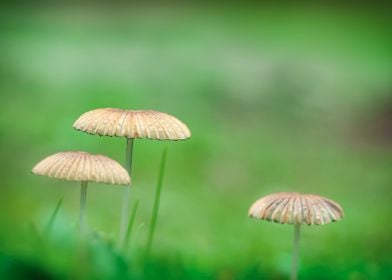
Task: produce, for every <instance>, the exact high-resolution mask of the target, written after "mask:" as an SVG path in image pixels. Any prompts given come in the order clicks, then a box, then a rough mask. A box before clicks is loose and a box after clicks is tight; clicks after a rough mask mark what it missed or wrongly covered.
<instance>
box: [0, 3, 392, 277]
mask: <svg viewBox="0 0 392 280" xmlns="http://www.w3.org/2000/svg"><path fill="white" fill-rule="evenodd" d="M387 23H388V19H387V18H385V17H384V16H383V14H372V13H371V12H366V11H363V10H355V11H353V10H351V9H343V8H342V9H337V8H336V7H335V8H326V7H325V8H323V9H311V8H306V9H304V8H302V7H299V8H296V9H294V10H290V9H278V8H271V7H268V8H262V7H259V8H257V9H255V8H251V7H248V8H236V9H234V8H230V7H227V8H219V9H217V7H211V8H204V9H201V8H196V7H194V8H190V7H187V8H179V7H166V8H164V7H160V8H154V7H125V8H106V9H102V8H88V7H74V8H68V7H61V8H54V7H52V8H38V7H37V8H34V9H33V8H26V7H24V8H19V9H16V8H14V9H4V10H2V11H1V16H0V35H1V38H2V44H1V46H0V51H1V57H0V58H1V60H0V79H1V84H0V90H1V104H0V109H1V110H0V128H1V130H0V137H1V138H0V141H1V142H0V152H1V154H2V157H3V160H2V161H0V165H1V166H0V170H1V171H0V172H1V177H2V185H1V195H0V203H1V204H0V205H1V206H0V207H1V208H0V209H1V211H0V222H1V224H0V272H1V273H3V274H4V275H6V273H21V275H22V274H23V273H26V274H30V275H31V274H32V273H40V274H42V275H41V277H43V276H44V274H45V275H48V277H49V276H50V277H56V278H70V277H71V278H72V277H75V274H76V273H81V274H80V276H81V277H86V278H95V279H97V278H102V279H108V278H115V277H117V278H122V277H124V275H128V276H133V277H141V276H140V275H142V273H143V271H142V269H141V268H140V267H141V266H142V265H141V264H140V263H139V259H140V258H139V257H140V256H141V254H142V252H144V250H145V245H146V237H147V231H148V230H147V229H148V226H149V222H150V221H149V218H150V216H151V211H152V204H153V197H154V191H155V189H154V186H155V184H156V178H157V176H158V168H159V158H160V154H161V152H162V149H163V146H164V144H163V143H161V142H155V141H147V140H137V141H136V142H135V153H134V169H133V187H134V190H133V197H132V199H133V202H134V201H136V200H139V201H140V205H139V209H138V214H137V216H136V220H135V225H134V230H133V234H132V236H131V240H130V244H131V247H130V249H129V252H128V253H129V259H128V258H124V257H123V256H121V255H120V254H119V253H118V252H116V250H115V249H113V245H112V244H115V239H116V236H117V230H118V226H119V215H120V202H121V193H122V190H121V188H119V187H113V186H105V185H94V184H92V185H91V188H90V189H89V197H88V202H87V217H88V223H89V225H90V228H91V229H92V230H93V231H94V232H95V234H94V235H96V236H98V237H93V238H91V241H90V244H89V246H88V248H89V249H88V250H87V253H86V254H87V255H82V259H80V260H79V261H77V256H78V254H79V253H78V249H77V246H76V244H77V243H76V240H74V238H75V226H76V222H77V220H76V219H77V212H78V207H79V205H78V201H79V200H78V190H79V188H78V185H76V184H74V183H71V182H61V181H54V180H50V179H48V178H42V177H36V176H33V175H31V174H30V170H31V167H32V166H33V165H34V164H35V163H36V162H37V161H38V160H40V159H41V158H43V157H44V156H46V155H49V154H51V153H54V152H57V151H61V150H79V149H80V150H87V151H89V152H94V153H102V154H105V155H108V156H110V157H112V158H114V159H116V160H118V161H119V162H123V158H124V155H123V148H124V145H125V140H124V139H117V138H105V137H94V136H90V135H86V134H82V133H80V132H76V131H74V130H73V129H72V124H73V122H74V120H75V119H76V118H77V117H78V116H79V115H80V114H81V113H83V112H85V111H87V110H90V109H93V108H97V107H118V108H124V109H144V108H152V109H156V110H161V111H164V112H168V113H171V114H173V115H175V116H177V117H179V118H180V119H181V120H183V121H184V122H186V123H187V124H188V125H189V127H190V128H191V130H192V134H193V136H192V138H191V139H190V140H189V141H184V142H173V143H168V144H167V145H168V148H169V151H170V152H169V156H168V162H167V169H166V174H165V182H164V186H163V192H162V200H161V207H160V213H159V219H158V224H157V228H156V238H155V240H154V247H153V251H152V259H151V264H149V265H148V268H149V269H148V270H147V276H148V277H150V278H154V277H157V278H159V279H164V278H167V279H176V278H177V279H208V278H210V279H233V278H235V279H254V278H256V277H260V278H262V277H263V276H264V277H265V278H267V279H281V278H283V277H286V276H287V275H288V273H289V267H290V257H291V242H292V235H293V228H292V227H290V226H281V225H275V224H269V223H264V222H259V221H255V220H249V219H248V218H247V210H248V207H249V206H250V204H251V203H252V202H253V201H254V200H256V199H257V198H259V197H260V196H262V195H265V194H269V193H271V192H277V191H301V192H310V193H318V194H320V195H324V196H327V197H330V198H332V199H335V200H336V201H338V202H339V203H341V204H342V206H343V207H344V209H345V212H346V217H345V219H344V220H343V221H342V222H340V223H337V224H332V225H327V226H323V227H312V228H304V231H303V238H302V243H301V261H300V275H301V278H302V279H388V278H390V277H391V275H392V272H391V268H390V267H391V265H392V264H391V259H392V256H391V253H390V252H391V250H390V244H391V238H390V236H391V230H390V227H389V226H388V222H389V215H390V210H391V208H390V201H391V198H392V193H391V190H390V186H391V183H392V174H391V172H390V166H391V163H392V159H391V152H392V151H391V146H390V143H391V142H390V141H391V140H390V138H383V135H388V134H387V133H383V131H382V130H383V129H385V128H384V127H381V128H378V123H379V122H380V121H383V122H387V123H388V122H389V123H390V122H391V120H390V119H388V118H386V119H385V116H384V114H383V112H382V111H381V110H382V108H388V106H391V104H390V103H388V102H390V101H388V96H390V93H391V88H392V85H391V79H390V77H391V76H392V75H391V74H392V73H391V67H390V65H391V58H392V56H391V54H390V51H389V46H390V44H391V39H390V37H389V35H388V32H389V27H388V26H389V25H388V24H387ZM385 104H386V106H385ZM389 108H390V107H389ZM374 128H376V129H374ZM380 129H381V132H380V131H379V130H380ZM62 197H63V198H64V201H63V204H62V207H61V209H60V210H59V213H58V217H57V219H56V221H55V223H54V225H53V230H52V231H51V235H50V238H48V239H47V240H46V239H45V240H42V232H43V230H44V228H45V225H46V224H47V222H48V221H49V219H50V215H51V213H52V212H53V209H54V208H55V206H56V201H58V200H59V198H62ZM79 257H80V256H79ZM78 265H81V266H82V267H83V268H82V269H81V268H80V267H78ZM127 265H130V267H129V268H128V267H127ZM4 277H5V276H4ZM323 277H324V278H323Z"/></svg>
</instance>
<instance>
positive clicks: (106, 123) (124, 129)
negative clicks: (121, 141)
mask: <svg viewBox="0 0 392 280" xmlns="http://www.w3.org/2000/svg"><path fill="white" fill-rule="evenodd" d="M73 127H74V128H75V129H77V130H80V131H83V132H87V133H90V134H98V135H102V136H103V135H106V136H118V137H127V138H148V139H157V140H185V139H187V138H189V137H191V132H190V130H189V128H188V127H187V126H186V125H185V124H184V123H183V122H181V121H180V120H178V119H177V118H175V117H173V116H171V115H169V114H166V113H162V112H158V111H153V110H121V109H114V108H102V109H95V110H92V111H88V112H86V113H84V114H82V115H81V116H80V117H79V118H78V119H77V120H76V122H75V123H74V125H73Z"/></svg>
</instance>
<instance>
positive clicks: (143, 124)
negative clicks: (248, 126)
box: [73, 108, 191, 247]
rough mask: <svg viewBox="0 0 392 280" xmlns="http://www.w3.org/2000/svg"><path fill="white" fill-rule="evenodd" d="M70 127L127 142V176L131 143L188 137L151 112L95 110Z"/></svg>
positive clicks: (178, 125) (179, 125) (124, 219)
mask: <svg viewBox="0 0 392 280" xmlns="http://www.w3.org/2000/svg"><path fill="white" fill-rule="evenodd" d="M73 127H74V128H75V129H76V130H79V131H83V132H86V133H89V134H96V135H101V136H117V137H125V138H126V139H127V146H126V154H125V165H126V168H127V170H128V171H129V174H131V167H132V150H133V139H138V138H146V139H155V140H185V139H188V138H190V137H191V132H190V130H189V128H188V127H187V126H186V125H185V124H184V123H183V122H181V121H180V120H178V119H177V118H175V117H173V116H171V115H169V114H166V113H162V112H158V111H153V110H121V109H114V108H102V109H95V110H92V111H89V112H86V113H84V114H83V115H81V116H80V117H79V118H78V119H77V120H76V122H75V123H74V125H73ZM129 195H130V188H129V187H126V188H125V189H124V193H123V206H122V214H121V225H120V235H119V243H120V244H119V245H120V246H121V247H122V246H124V241H125V235H126V228H127V223H128V220H129V218H128V216H129Z"/></svg>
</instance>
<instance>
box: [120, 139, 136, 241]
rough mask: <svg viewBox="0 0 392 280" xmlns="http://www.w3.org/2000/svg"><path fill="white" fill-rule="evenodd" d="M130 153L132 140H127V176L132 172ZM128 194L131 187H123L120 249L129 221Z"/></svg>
mask: <svg viewBox="0 0 392 280" xmlns="http://www.w3.org/2000/svg"><path fill="white" fill-rule="evenodd" d="M132 151H133V139H132V138H127V148H126V151H125V169H126V170H127V171H128V173H129V176H131V170H132ZM130 193H131V187H130V186H125V188H124V192H123V203H122V211H121V225H120V237H119V246H120V248H122V247H124V244H125V236H126V233H127V223H128V221H129V200H130V199H129V197H130Z"/></svg>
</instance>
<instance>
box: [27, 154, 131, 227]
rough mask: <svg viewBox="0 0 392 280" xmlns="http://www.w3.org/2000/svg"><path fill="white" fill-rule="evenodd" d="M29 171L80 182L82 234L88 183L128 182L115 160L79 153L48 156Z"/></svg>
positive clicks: (84, 225) (80, 223) (80, 222)
mask: <svg viewBox="0 0 392 280" xmlns="http://www.w3.org/2000/svg"><path fill="white" fill-rule="evenodd" d="M32 172H33V173H34V174H36V175H42V176H47V177H51V178H55V179H62V180H67V181H77V182H81V191H80V217H79V230H80V232H81V233H84V232H85V230H86V222H85V208H86V197H87V183H88V182H96V183H106V184H114V185H129V184H130V182H131V179H130V177H129V175H128V172H127V171H126V170H125V169H124V168H123V167H122V166H121V165H120V164H119V163H117V162H116V161H114V160H112V159H110V158H108V157H106V156H103V155H92V154H89V153H86V152H79V151H75V152H61V153H57V154H53V155H50V156H48V157H46V158H44V159H43V160H41V161H40V162H38V163H37V164H36V165H35V166H34V167H33V170H32Z"/></svg>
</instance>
